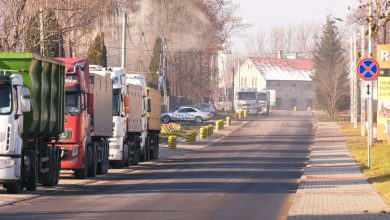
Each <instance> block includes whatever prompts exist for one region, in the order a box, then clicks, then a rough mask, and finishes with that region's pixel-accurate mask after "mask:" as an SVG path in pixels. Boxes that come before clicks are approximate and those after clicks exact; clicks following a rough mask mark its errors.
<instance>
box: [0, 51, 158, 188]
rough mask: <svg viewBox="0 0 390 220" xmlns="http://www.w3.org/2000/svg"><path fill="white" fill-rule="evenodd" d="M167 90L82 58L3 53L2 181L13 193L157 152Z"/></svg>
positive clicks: (144, 158) (0, 64)
mask: <svg viewBox="0 0 390 220" xmlns="http://www.w3.org/2000/svg"><path fill="white" fill-rule="evenodd" d="M160 116H161V95H160V92H159V91H158V90H155V89H152V88H148V87H147V86H146V79H145V76H144V75H142V74H127V73H126V70H125V69H123V68H102V67H100V66H95V65H89V63H88V60H87V59H82V58H56V59H52V58H47V57H42V56H39V55H36V54H32V53H0V184H2V185H3V187H4V188H6V190H7V192H8V193H19V192H20V191H21V190H23V189H26V190H28V191H34V190H36V189H37V186H38V184H41V185H43V186H53V185H56V184H58V182H59V176H60V170H73V172H74V176H75V178H79V179H84V178H87V177H94V176H95V175H97V174H103V175H104V174H106V173H107V172H108V168H109V166H110V165H111V166H112V167H114V168H122V167H127V166H129V165H137V164H138V162H140V161H147V160H150V159H157V158H158V152H159V134H160V127H161V126H160Z"/></svg>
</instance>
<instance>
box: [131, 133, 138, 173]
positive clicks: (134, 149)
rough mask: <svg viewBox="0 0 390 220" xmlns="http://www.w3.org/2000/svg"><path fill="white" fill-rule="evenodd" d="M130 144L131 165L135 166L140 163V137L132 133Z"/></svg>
mask: <svg viewBox="0 0 390 220" xmlns="http://www.w3.org/2000/svg"><path fill="white" fill-rule="evenodd" d="M129 139H130V140H129V146H130V152H129V153H130V157H129V160H130V165H132V166H135V165H138V163H139V158H140V149H139V148H140V144H139V138H138V137H137V136H135V135H131V136H130V137H129Z"/></svg>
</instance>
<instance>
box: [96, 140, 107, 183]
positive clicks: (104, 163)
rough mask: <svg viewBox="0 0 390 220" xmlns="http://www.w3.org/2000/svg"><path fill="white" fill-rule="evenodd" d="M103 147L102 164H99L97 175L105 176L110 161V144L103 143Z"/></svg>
mask: <svg viewBox="0 0 390 220" xmlns="http://www.w3.org/2000/svg"><path fill="white" fill-rule="evenodd" d="M100 145H101V155H100V156H101V158H100V163H99V164H98V169H97V174H101V175H105V174H107V172H108V167H109V166H110V165H109V163H110V162H109V160H108V156H109V155H108V150H109V149H108V142H107V141H102V142H101V143H100Z"/></svg>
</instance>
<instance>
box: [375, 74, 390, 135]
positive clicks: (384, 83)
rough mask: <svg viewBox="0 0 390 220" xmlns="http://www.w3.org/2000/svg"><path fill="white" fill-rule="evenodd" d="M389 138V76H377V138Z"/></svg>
mask: <svg viewBox="0 0 390 220" xmlns="http://www.w3.org/2000/svg"><path fill="white" fill-rule="evenodd" d="M389 138H390V77H386V76H380V77H379V78H378V111H377V140H386V139H389Z"/></svg>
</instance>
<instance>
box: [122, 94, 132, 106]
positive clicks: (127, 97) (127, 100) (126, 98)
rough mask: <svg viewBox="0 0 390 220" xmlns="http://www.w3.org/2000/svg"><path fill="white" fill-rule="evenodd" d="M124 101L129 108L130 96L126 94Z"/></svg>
mask: <svg viewBox="0 0 390 220" xmlns="http://www.w3.org/2000/svg"><path fill="white" fill-rule="evenodd" d="M123 102H124V105H125V108H129V107H130V99H129V96H127V95H125V97H124V99H123Z"/></svg>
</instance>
